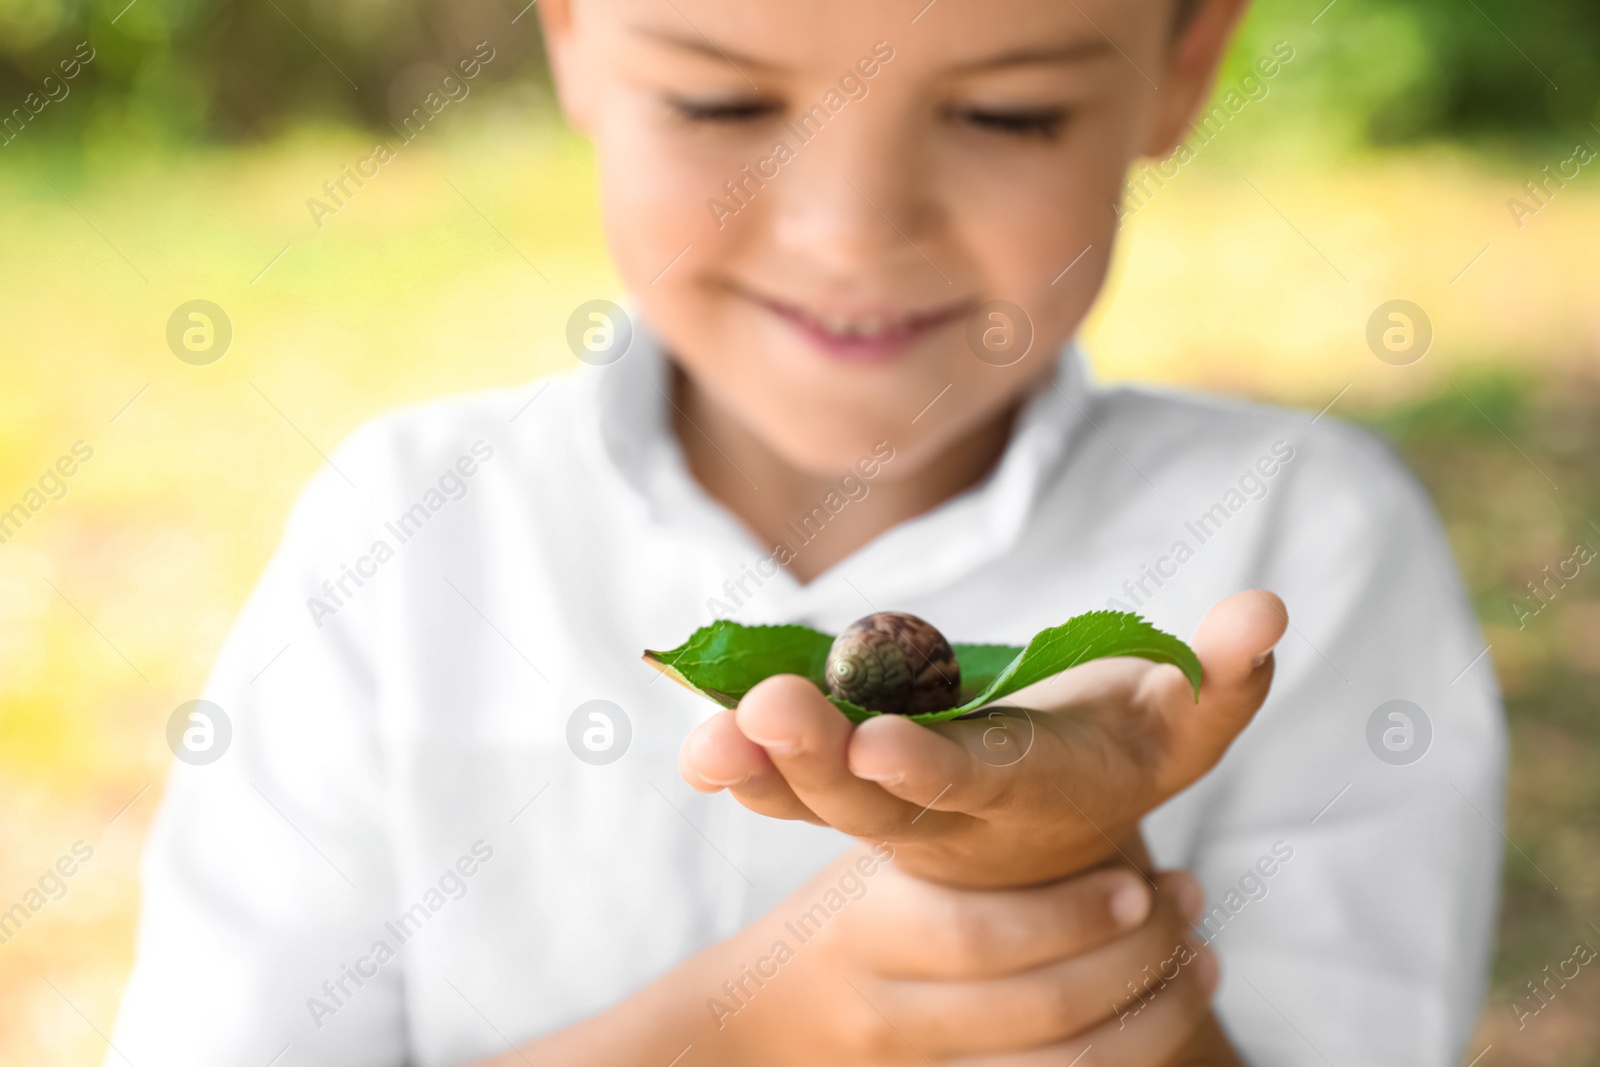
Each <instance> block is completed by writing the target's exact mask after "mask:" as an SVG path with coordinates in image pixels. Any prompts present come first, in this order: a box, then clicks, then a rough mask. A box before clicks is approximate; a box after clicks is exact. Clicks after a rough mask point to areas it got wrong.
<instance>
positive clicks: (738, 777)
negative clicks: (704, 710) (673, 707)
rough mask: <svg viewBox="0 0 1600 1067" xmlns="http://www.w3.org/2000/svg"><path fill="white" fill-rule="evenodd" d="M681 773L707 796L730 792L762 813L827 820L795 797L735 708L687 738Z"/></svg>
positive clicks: (776, 816)
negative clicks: (735, 714)
mask: <svg viewBox="0 0 1600 1067" xmlns="http://www.w3.org/2000/svg"><path fill="white" fill-rule="evenodd" d="M678 773H679V774H681V775H682V776H683V780H684V781H686V782H688V783H689V785H691V786H693V787H694V788H695V789H697V790H699V791H700V792H702V793H715V792H718V791H720V790H722V789H727V790H729V791H730V792H731V793H733V795H734V797H735V798H736V799H737V800H738V801H739V803H741V804H743V805H744V806H745V807H747V808H749V809H750V810H751V811H754V812H756V813H757V814H759V815H766V816H769V817H771V818H774V819H789V820H804V821H806V822H821V821H822V820H821V819H819V818H817V816H816V814H815V813H814V812H812V811H811V809H810V808H808V807H806V806H805V805H804V804H803V803H801V802H800V798H799V797H797V796H795V795H794V790H792V789H790V788H789V783H788V782H786V781H784V780H783V775H782V774H780V773H779V772H778V768H776V767H774V766H773V765H772V760H770V759H768V758H767V752H766V749H764V748H762V747H761V746H760V745H758V744H756V743H755V742H754V741H751V740H750V739H749V738H747V737H745V736H744V734H743V733H741V732H740V730H739V726H738V724H737V723H736V722H734V718H733V711H732V710H731V709H730V710H727V711H722V712H719V713H718V714H716V715H713V716H712V717H711V718H709V719H707V720H706V721H705V722H703V723H701V724H700V725H699V726H697V727H695V729H694V730H693V732H691V733H690V734H689V736H688V737H687V738H686V739H685V740H684V742H683V747H682V748H681V749H679V750H678Z"/></svg>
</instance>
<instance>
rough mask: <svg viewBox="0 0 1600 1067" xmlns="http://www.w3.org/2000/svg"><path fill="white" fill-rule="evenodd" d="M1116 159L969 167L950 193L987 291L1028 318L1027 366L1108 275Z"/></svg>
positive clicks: (1067, 332)
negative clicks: (1030, 332)
mask: <svg viewBox="0 0 1600 1067" xmlns="http://www.w3.org/2000/svg"><path fill="white" fill-rule="evenodd" d="M1085 157H1092V158H1085ZM1112 162H1113V164H1115V165H1107V161H1106V160H1103V159H1101V158H1099V157H1098V155H1097V154H1094V153H1088V152H1084V151H1079V150H1076V149H1074V150H1072V151H1070V152H1068V151H1063V152H1061V153H1060V154H1056V153H1052V154H1051V155H1050V156H1042V157H1041V158H1039V159H1038V160H1022V161H1019V164H1018V165H1016V166H1010V167H1005V168H993V167H982V168H972V167H969V168H968V169H967V172H966V173H965V174H964V175H963V176H962V180H961V183H960V188H959V190H957V191H953V192H952V194H951V195H950V199H949V201H948V202H949V203H951V204H952V205H953V206H952V209H951V210H952V214H953V216H954V218H953V220H952V222H953V227H954V228H955V229H956V231H957V232H958V234H959V238H958V239H959V241H960V242H961V245H962V246H963V247H964V249H965V252H966V255H968V256H969V257H970V259H971V261H972V262H973V264H974V266H975V268H976V273H977V275H978V276H979V277H980V278H981V279H982V282H981V284H982V286H983V291H984V294H985V296H986V297H987V298H988V299H997V300H1006V301H1009V302H1011V303H1014V304H1017V305H1019V306H1020V307H1021V308H1022V309H1023V310H1024V311H1025V312H1026V313H1027V315H1028V318H1029V320H1030V322H1031V323H1032V327H1033V331H1034V347H1033V350H1032V352H1031V353H1030V356H1029V358H1028V360H1027V361H1028V362H1031V361H1032V358H1033V355H1034V354H1042V353H1048V352H1052V351H1053V350H1054V349H1055V348H1057V347H1059V346H1060V345H1061V344H1062V343H1063V342H1064V341H1066V340H1067V338H1068V337H1070V336H1071V335H1072V333H1073V332H1074V331H1075V330H1076V329H1077V328H1078V326H1079V324H1080V323H1081V322H1082V320H1083V317H1084V315H1086V314H1087V313H1088V310H1089V307H1090V305H1091V304H1092V303H1093V302H1094V298H1095V296H1096V295H1097V294H1098V293H1099V290H1100V287H1101V283H1102V282H1103V281H1104V279H1105V274H1106V270H1107V267H1108V265H1109V263H1110V259H1111V251H1112V246H1113V245H1114V243H1115V239H1116V225H1117V224H1116V214H1115V211H1114V209H1113V204H1114V203H1115V199H1116V196H1117V194H1118V189H1119V187H1120V184H1121V180H1122V171H1121V169H1120V165H1119V164H1120V159H1119V158H1116V159H1114V160H1113V161H1112Z"/></svg>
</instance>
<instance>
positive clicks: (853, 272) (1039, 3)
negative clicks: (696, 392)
mask: <svg viewBox="0 0 1600 1067" xmlns="http://www.w3.org/2000/svg"><path fill="white" fill-rule="evenodd" d="M1242 2H1243V0H1205V2H1204V3H1202V4H1201V5H1200V9H1199V12H1198V14H1197V15H1196V16H1195V18H1194V20H1193V21H1192V22H1191V23H1190V24H1189V28H1188V29H1187V30H1186V31H1184V32H1182V33H1175V32H1174V28H1173V19H1174V7H1173V5H1174V0H1074V2H1072V3H1057V2H1044V0H982V2H981V3H978V2H974V0H935V2H934V3H932V4H931V5H928V6H927V7H926V8H924V4H926V3H927V0H806V2H803V3H802V2H782V3H779V2H771V0H767V2H762V0H545V2H544V3H542V4H541V8H542V9H543V14H544V18H545V22H546V32H547V35H548V39H549V42H550V48H551V55H552V58H553V60H554V63H555V69H556V74H557V78H558V84H559V87H560V90H561V94H562V100H563V103H564V105H565V107H566V108H567V111H568V113H569V115H570V116H571V118H572V120H573V121H574V123H575V124H576V125H578V126H579V127H580V128H581V129H583V130H584V131H586V132H587V133H588V134H589V135H590V136H591V137H592V138H593V139H594V143H595V148H596V154H597V158H598V162H599V168H600V177H601V184H602V199H603V203H604V209H605V219H606V228H607V232H608V235H609V241H610V243H611V246H612V251H613V253H614V256H615V259H616V262H617V266H618V269H619V270H620V271H621V273H622V276H623V278H624V280H625V281H626V283H627V285H628V288H629V290H630V291H631V293H632V294H633V295H634V297H635V298H636V299H637V301H638V304H639V307H640V309H641V310H642V312H643V314H644V315H645V317H646V318H647V319H648V320H649V322H650V323H651V324H652V325H653V326H654V327H655V329H656V330H657V331H658V332H659V333H660V334H661V336H662V337H663V339H664V341H665V343H666V344H667V345H668V347H669V348H670V350H671V351H672V353H673V354H674V356H675V357H676V359H677V361H678V362H679V364H680V365H681V366H682V367H683V368H684V370H685V371H686V372H687V373H688V374H689V375H690V377H691V378H692V379H693V381H694V383H695V385H696V386H697V387H698V388H700V389H701V390H703V391H704V393H705V394H706V395H707V396H708V397H709V398H710V399H711V400H712V402H713V403H715V404H717V405H718V406H719V407H720V408H721V409H722V410H723V411H725V412H726V413H728V414H731V415H732V416H733V417H734V418H736V419H737V420H739V422H740V423H741V424H742V425H743V426H744V427H746V428H747V429H748V430H749V431H750V432H752V433H754V434H755V435H756V436H757V437H758V438H759V439H760V440H761V441H763V442H764V443H765V444H766V445H767V446H768V447H770V448H772V449H773V450H774V451H776V452H777V453H778V454H779V455H780V456H781V457H783V458H784V459H785V460H787V461H788V462H789V463H791V464H793V465H795V466H797V467H799V468H801V469H804V470H808V471H811V472H814V473H816V474H819V475H824V476H825V475H829V474H833V473H836V472H837V471H838V470H843V469H847V468H849V467H851V466H853V465H854V463H855V462H856V461H857V460H858V459H859V458H860V457H861V456H863V455H866V454H868V453H870V452H871V450H872V445H873V443H874V442H876V441H880V440H888V441H889V442H890V443H891V444H892V445H893V446H894V447H895V449H896V460H895V463H894V465H893V473H894V474H895V476H896V477H904V476H907V475H909V474H913V473H914V472H915V471H916V470H918V469H920V468H921V467H922V466H923V465H925V464H926V463H928V462H930V461H932V460H933V459H934V458H936V457H938V456H939V455H940V454H941V453H942V452H943V451H944V450H945V449H946V448H948V447H950V446H951V445H952V444H953V443H954V442H956V441H958V440H959V439H960V438H961V437H962V436H963V435H965V434H968V433H971V432H972V431H974V430H975V429H977V428H978V427H979V426H980V425H981V424H983V423H985V422H987V421H989V420H993V419H994V418H996V417H998V416H999V415H1001V414H1002V413H1003V412H1004V411H1005V410H1006V409H1008V408H1009V407H1010V406H1011V405H1013V404H1014V403H1015V402H1016V400H1017V399H1018V397H1019V396H1021V395H1022V394H1023V393H1025V392H1027V391H1029V390H1031V389H1033V388H1036V387H1038V385H1039V384H1040V383H1041V381H1042V379H1043V378H1044V377H1045V376H1046V375H1047V374H1048V373H1049V370H1050V368H1051V366H1052V365H1053V356H1054V354H1055V351H1056V349H1057V348H1058V346H1059V345H1060V344H1061V343H1062V342H1063V341H1064V340H1065V339H1066V338H1067V337H1069V336H1070V335H1071V334H1072V332H1073V331H1074V330H1075V329H1076V328H1077V327H1078V324H1079V323H1080V321H1081V320H1082V319H1083V316H1084V314H1085V313H1086V312H1087V310H1088V308H1089V306H1090V304H1091V302H1092V301H1093V300H1094V297H1095V294H1096V293H1097V292H1098V291H1099V288H1100V285H1101V283H1102V281H1103V279H1104V277H1105V272H1106V267H1107V263H1108V261H1109V259H1110V254H1111V248H1112V242H1113V238H1114V235H1115V230H1116V220H1115V216H1114V214H1113V211H1112V205H1113V204H1114V203H1115V202H1116V201H1117V200H1118V198H1119V188H1120V186H1121V184H1122V181H1123V178H1124V172H1125V170H1126V169H1127V167H1128V165H1129V163H1130V162H1131V161H1132V160H1133V159H1134V158H1135V157H1137V156H1139V155H1141V154H1154V153H1159V152H1162V151H1164V150H1166V149H1167V148H1169V147H1170V146H1171V145H1173V144H1174V143H1175V142H1176V140H1177V139H1178V137H1179V135H1180V132H1181V129H1182V126H1183V123H1184V122H1185V121H1186V120H1187V118H1188V116H1189V113H1190V112H1191V110H1192V108H1193V107H1194V106H1195V104H1196V103H1197V101H1198V100H1199V99H1200V98H1201V97H1202V96H1203V94H1204V92H1205V90H1206V88H1207V85H1208V83H1209V79H1210V76H1211V73H1212V68H1213V67H1214V64H1215V61H1216V57H1217V54H1218V53H1219V52H1220V50H1221V48H1222V44H1223V42H1224V39H1225V37H1226V33H1227V30H1228V28H1229V27H1230V26H1231V24H1232V22H1233V19H1234V18H1235V17H1236V15H1237V13H1238V9H1239V8H1240V6H1242ZM1112 42H1115V43H1112ZM1157 86H1159V87H1160V88H1159V90H1158V89H1157ZM1069 268H1070V269H1069ZM990 301H1008V302H1010V304H1012V305H1015V306H1017V307H1020V308H1021V309H1024V312H1025V314H1026V317H1027V319H1028V320H1029V321H1028V322H1027V323H1023V322H1020V321H1018V319H1017V316H1016V315H1015V314H1011V315H1005V314H1004V313H1002V317H1001V318H998V319H997V318H992V317H990V316H989V315H988V311H989V309H988V308H984V309H983V312H982V314H980V313H979V309H980V306H981V305H985V304H986V303H988V302H990ZM1007 327H1009V328H1011V329H1013V330H1015V331H1017V333H1018V334H1019V335H1022V334H1026V332H1027V331H1029V330H1030V329H1031V332H1032V345H1031V349H1030V350H1029V351H1028V353H1027V355H1026V356H1025V357H1023V358H1022V359H1021V360H1020V361H1018V362H1016V363H1014V364H1012V365H1010V366H997V365H995V364H996V363H1000V362H1005V361H1008V360H1010V359H1013V358H1015V356H1016V354H1017V352H1016V348H1015V342H1013V343H1012V348H1011V350H1010V351H1009V353H1006V352H1005V351H1002V352H1000V353H998V354H995V355H990V356H989V358H988V360H987V361H986V360H985V359H980V358H979V356H978V355H977V354H975V351H974V347H973V342H972V338H973V337H974V336H981V335H982V333H983V331H984V330H986V329H990V328H998V329H999V330H1000V331H1001V334H991V338H1003V332H1004V330H1005V329H1006V328H1007ZM977 351H978V352H985V349H984V347H983V345H982V343H981V342H980V343H979V346H978V348H977ZM947 387H948V388H947ZM936 397H938V400H937V402H936V403H933V405H932V407H928V405H929V403H930V402H931V401H934V399H935V398H936ZM924 408H927V410H926V411H924ZM919 414H920V417H919ZM913 420H915V421H913Z"/></svg>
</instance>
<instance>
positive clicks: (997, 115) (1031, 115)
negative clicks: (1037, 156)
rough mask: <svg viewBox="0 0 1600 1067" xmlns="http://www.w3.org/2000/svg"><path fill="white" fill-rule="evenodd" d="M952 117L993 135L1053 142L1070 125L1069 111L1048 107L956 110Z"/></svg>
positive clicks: (960, 108) (966, 108)
mask: <svg viewBox="0 0 1600 1067" xmlns="http://www.w3.org/2000/svg"><path fill="white" fill-rule="evenodd" d="M950 117H951V118H953V119H954V120H956V121H957V122H963V123H966V124H967V125H969V126H972V127H975V128H977V129H979V130H983V131H985V132H989V133H999V134H1005V135H1009V136H1013V137H1021V138H1037V139H1039V140H1052V139H1054V138H1055V137H1056V136H1057V135H1058V134H1060V132H1061V128H1062V127H1063V126H1064V125H1066V122H1067V118H1068V115H1067V110H1066V108H1061V107H1046V108H982V107H958V108H953V109H952V110H951V112H950Z"/></svg>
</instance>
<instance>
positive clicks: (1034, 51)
mask: <svg viewBox="0 0 1600 1067" xmlns="http://www.w3.org/2000/svg"><path fill="white" fill-rule="evenodd" d="M1111 50H1112V45H1111V42H1110V41H1109V40H1107V39H1106V38H1104V37H1095V38H1092V39H1089V40H1083V41H1069V42H1067V43H1065V44H1056V45H1040V46H1035V47H1028V48H1019V49H1016V50H1014V51H1011V52H1002V53H1000V54H999V55H997V56H990V57H989V58H987V59H979V60H974V61H973V62H970V63H963V64H961V65H960V66H957V67H955V68H952V71H951V72H952V73H956V74H976V73H979V72H982V71H988V70H998V69H1000V68H1003V67H1030V66H1047V65H1049V66H1054V65H1057V64H1062V63H1082V62H1085V61H1087V60H1092V59H1099V58H1101V57H1102V56H1106V55H1109V54H1110V53H1111Z"/></svg>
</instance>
